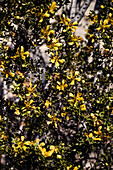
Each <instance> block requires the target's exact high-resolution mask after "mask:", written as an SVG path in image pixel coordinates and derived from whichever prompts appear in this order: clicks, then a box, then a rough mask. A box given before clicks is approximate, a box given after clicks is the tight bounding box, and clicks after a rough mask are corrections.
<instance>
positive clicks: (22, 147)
mask: <svg viewBox="0 0 113 170" xmlns="http://www.w3.org/2000/svg"><path fill="white" fill-rule="evenodd" d="M39 141H40V140H39V139H36V140H35V141H25V137H24V136H21V138H16V141H12V142H13V145H12V148H13V150H14V152H15V157H16V156H17V154H18V153H20V152H23V151H25V152H27V151H28V149H29V148H30V147H31V146H33V147H37V149H39V150H40V151H41V153H42V155H43V156H44V157H50V156H51V155H52V154H53V153H54V152H55V153H57V152H58V148H56V147H55V146H54V145H51V146H50V150H49V151H46V148H44V146H45V143H44V142H41V143H40V144H39Z"/></svg>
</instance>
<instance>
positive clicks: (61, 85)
mask: <svg viewBox="0 0 113 170" xmlns="http://www.w3.org/2000/svg"><path fill="white" fill-rule="evenodd" d="M57 84H58V85H57V86H56V88H57V89H58V90H59V91H60V90H62V91H64V88H67V87H68V85H67V84H65V80H64V79H63V80H62V82H59V81H57Z"/></svg>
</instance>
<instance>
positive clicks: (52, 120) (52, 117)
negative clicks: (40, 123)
mask: <svg viewBox="0 0 113 170" xmlns="http://www.w3.org/2000/svg"><path fill="white" fill-rule="evenodd" d="M56 116H57V114H54V116H51V115H50V113H49V114H48V117H49V118H50V119H51V121H47V124H48V125H49V124H51V123H54V125H55V127H56V128H57V121H59V122H61V120H60V119H59V118H57V117H56Z"/></svg>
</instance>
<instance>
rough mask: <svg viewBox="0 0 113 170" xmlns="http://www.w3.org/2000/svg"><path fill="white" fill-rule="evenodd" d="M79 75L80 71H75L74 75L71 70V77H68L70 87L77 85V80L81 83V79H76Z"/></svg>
mask: <svg viewBox="0 0 113 170" xmlns="http://www.w3.org/2000/svg"><path fill="white" fill-rule="evenodd" d="M77 75H79V71H75V73H73V70H72V69H71V75H70V76H67V78H68V79H70V80H71V83H70V85H74V84H75V80H77V81H80V80H81V78H80V77H78V78H77V77H76V76H77Z"/></svg>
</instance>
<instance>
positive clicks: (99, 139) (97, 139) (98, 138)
mask: <svg viewBox="0 0 113 170" xmlns="http://www.w3.org/2000/svg"><path fill="white" fill-rule="evenodd" d="M93 140H99V141H101V138H93Z"/></svg>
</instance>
